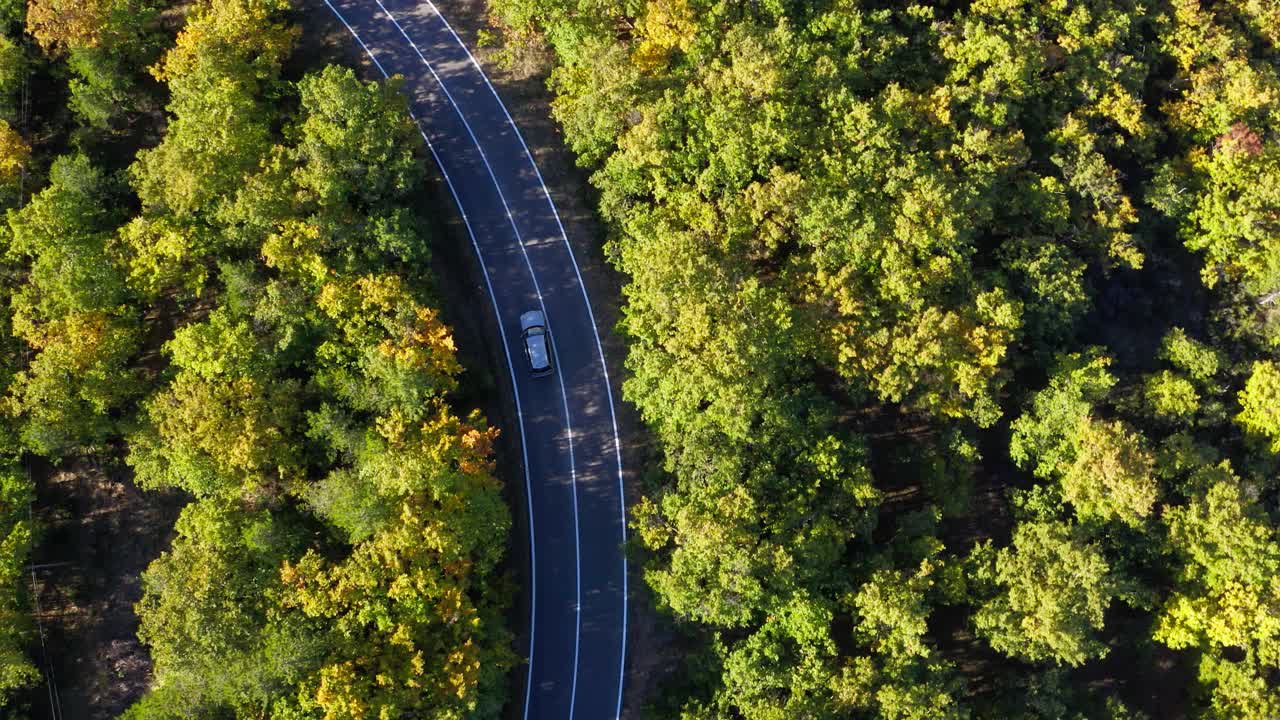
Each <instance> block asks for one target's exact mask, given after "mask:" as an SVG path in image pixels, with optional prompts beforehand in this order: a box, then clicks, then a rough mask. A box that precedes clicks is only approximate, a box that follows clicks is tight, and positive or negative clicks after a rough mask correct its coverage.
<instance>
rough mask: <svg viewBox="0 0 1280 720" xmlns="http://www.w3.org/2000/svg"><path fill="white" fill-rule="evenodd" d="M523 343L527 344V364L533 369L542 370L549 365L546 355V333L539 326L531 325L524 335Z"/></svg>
mask: <svg viewBox="0 0 1280 720" xmlns="http://www.w3.org/2000/svg"><path fill="white" fill-rule="evenodd" d="M525 343H526V344H527V345H528V346H529V364H531V365H533V369H534V370H542V369H544V368H547V367H550V366H551V360H550V359H549V358H548V357H547V334H546V331H545V330H543V329H542V328H540V327H531V328H529V332H528V333H527V334H526V335H525Z"/></svg>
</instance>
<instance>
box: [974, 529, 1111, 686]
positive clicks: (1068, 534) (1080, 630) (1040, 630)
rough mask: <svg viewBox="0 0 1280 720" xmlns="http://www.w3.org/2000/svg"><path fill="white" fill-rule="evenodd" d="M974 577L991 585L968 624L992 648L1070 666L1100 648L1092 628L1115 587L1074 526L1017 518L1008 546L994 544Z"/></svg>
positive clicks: (1099, 651) (1093, 655) (1099, 555)
mask: <svg viewBox="0 0 1280 720" xmlns="http://www.w3.org/2000/svg"><path fill="white" fill-rule="evenodd" d="M980 577H983V578H984V579H985V578H986V577H989V578H990V579H991V580H992V581H994V582H995V583H996V584H997V585H998V587H999V591H998V593H997V594H996V595H995V597H993V598H992V599H990V600H988V601H986V602H984V603H983V604H982V606H981V607H980V608H979V609H978V611H977V612H976V613H975V614H974V616H973V623H974V626H975V627H976V628H977V631H978V633H979V634H980V635H982V636H983V637H985V638H987V640H988V641H989V642H990V643H991V646H992V647H994V648H995V649H996V650H999V651H1000V652H1003V653H1005V654H1006V655H1009V656H1012V657H1020V658H1023V659H1025V660H1029V661H1031V662H1041V661H1044V660H1052V661H1054V662H1055V663H1058V664H1067V665H1071V666H1079V665H1081V664H1083V663H1084V662H1085V661H1087V660H1089V659H1091V658H1096V657H1102V656H1104V655H1106V654H1107V651H1108V648H1107V646H1106V645H1104V644H1103V643H1102V642H1101V641H1100V640H1099V639H1098V638H1097V632H1098V631H1099V630H1101V629H1102V622H1103V614H1104V613H1105V612H1106V609H1107V607H1108V606H1109V605H1110V604H1111V600H1112V599H1113V598H1114V597H1115V595H1116V593H1117V578H1116V576H1115V573H1114V572H1113V571H1112V570H1111V567H1110V565H1109V564H1108V563H1107V560H1106V558H1105V557H1103V555H1102V552H1101V550H1100V549H1099V548H1098V547H1097V546H1096V545H1094V544H1092V543H1090V542H1088V541H1087V540H1086V539H1085V538H1084V537H1083V535H1082V533H1081V532H1080V531H1079V529H1078V528H1075V527H1072V526H1069V525H1062V524H1057V523H1047V522H1027V523H1022V524H1020V525H1018V527H1017V529H1016V530H1014V534H1013V544H1012V546H1010V547H1007V548H1001V549H1000V550H999V552H998V553H996V555H995V558H994V563H992V566H991V567H985V568H982V569H981V570H980Z"/></svg>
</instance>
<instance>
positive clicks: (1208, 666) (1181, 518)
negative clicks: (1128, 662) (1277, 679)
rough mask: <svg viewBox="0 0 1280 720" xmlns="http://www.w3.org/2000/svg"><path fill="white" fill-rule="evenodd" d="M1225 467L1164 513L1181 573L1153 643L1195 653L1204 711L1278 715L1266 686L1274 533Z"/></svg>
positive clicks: (1277, 700)
mask: <svg viewBox="0 0 1280 720" xmlns="http://www.w3.org/2000/svg"><path fill="white" fill-rule="evenodd" d="M1224 469H1225V470H1226V472H1225V473H1223V474H1221V477H1220V478H1219V479H1218V480H1217V481H1216V482H1215V483H1214V484H1213V485H1212V486H1210V487H1208V488H1207V489H1206V491H1205V492H1204V493H1203V494H1202V495H1198V496H1196V497H1193V498H1192V500H1191V502H1190V503H1188V504H1187V505H1185V506H1182V507H1178V508H1173V509H1171V510H1170V511H1169V512H1168V513H1167V516H1166V521H1167V522H1168V525H1169V547H1170V549H1171V550H1172V551H1173V552H1174V553H1175V554H1176V555H1177V557H1178V558H1179V561H1180V563H1181V568H1180V577H1179V583H1178V586H1177V589H1176V590H1175V591H1174V592H1173V593H1172V594H1171V595H1170V596H1169V597H1168V598H1167V599H1166V600H1165V602H1164V604H1163V606H1162V607H1161V609H1160V611H1159V615H1158V620H1157V624H1156V629H1155V638H1156V639H1157V640H1159V641H1160V642H1163V643H1164V644H1166V645H1168V646H1169V647H1172V648H1198V649H1200V651H1201V653H1202V654H1201V655H1200V678H1201V681H1202V682H1203V683H1205V684H1206V685H1208V686H1209V688H1210V693H1211V694H1210V699H1209V702H1210V712H1209V713H1208V714H1210V715H1211V716H1213V717H1223V718H1239V719H1241V720H1243V719H1245V718H1262V717H1266V716H1268V715H1272V714H1274V713H1275V712H1277V711H1280V692H1277V690H1276V687H1275V685H1274V683H1269V682H1268V677H1270V676H1271V675H1273V674H1274V673H1275V672H1276V671H1277V669H1280V621H1278V620H1277V618H1276V613H1275V609H1276V608H1277V607H1280V534H1277V532H1276V530H1275V527H1274V524H1273V523H1272V522H1271V521H1270V519H1269V518H1268V517H1267V515H1266V514H1265V513H1264V512H1263V510H1262V508H1261V507H1260V506H1259V505H1258V503H1257V501H1256V500H1253V499H1251V498H1250V497H1249V495H1248V492H1247V490H1246V488H1245V487H1244V486H1243V485H1242V483H1241V482H1240V481H1239V480H1238V479H1237V478H1235V477H1234V475H1233V473H1231V471H1230V467H1229V466H1224ZM1233 653H1242V654H1243V657H1242V658H1241V657H1238V656H1237V657H1231V655H1232V654H1233Z"/></svg>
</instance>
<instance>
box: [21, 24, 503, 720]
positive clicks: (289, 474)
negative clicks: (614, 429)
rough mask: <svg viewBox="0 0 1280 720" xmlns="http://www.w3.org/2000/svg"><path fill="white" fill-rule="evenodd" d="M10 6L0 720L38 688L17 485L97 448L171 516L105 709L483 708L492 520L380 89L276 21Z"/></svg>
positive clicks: (499, 606)
mask: <svg viewBox="0 0 1280 720" xmlns="http://www.w3.org/2000/svg"><path fill="white" fill-rule="evenodd" d="M2 11H3V18H2V20H3V25H4V29H5V34H4V36H3V37H0V117H2V118H3V119H2V120H0V191H2V193H3V198H2V199H3V203H4V210H5V213H4V218H3V222H0V248H2V250H3V252H0V256H2V260H3V265H2V270H0V300H2V302H0V307H2V308H3V312H2V313H0V319H2V321H3V327H2V328H0V329H2V332H0V343H3V347H4V350H3V358H4V361H3V372H0V386H2V387H3V397H2V399H0V418H2V422H0V425H2V426H3V432H2V433H0V455H3V458H4V460H3V470H2V471H0V585H3V588H2V589H0V615H2V617H0V716H2V717H4V718H20V717H28V716H32V717H34V716H35V715H28V713H31V712H33V711H32V706H31V701H30V698H31V697H33V696H40V695H41V694H43V693H44V692H45V689H44V687H43V684H44V682H45V678H43V677H42V668H41V667H40V665H39V662H40V661H39V658H38V657H37V656H36V655H35V654H33V653H32V652H30V651H31V650H32V648H39V647H40V642H42V640H43V638H41V641H37V639H36V637H35V634H36V632H37V628H35V627H34V623H33V620H32V617H33V613H32V607H31V603H32V597H31V589H32V583H33V582H34V575H28V574H26V573H25V571H24V567H25V565H26V564H27V562H28V560H27V559H28V558H29V557H30V554H31V551H32V548H33V546H34V547H38V546H39V542H40V533H41V528H40V527H39V523H38V522H33V520H32V516H31V511H30V506H31V502H32V499H33V495H34V492H35V485H34V484H35V482H36V481H37V480H38V478H36V477H35V475H36V473H31V472H28V469H29V468H30V467H32V465H33V464H34V465H35V466H36V467H40V466H41V465H40V463H44V466H48V465H50V464H52V465H55V466H56V465H58V464H59V463H63V464H65V463H68V462H70V461H71V459H73V458H83V457H90V458H94V459H95V462H99V463H101V464H102V465H104V466H106V467H109V468H111V469H112V470H111V471H112V472H113V473H117V474H120V475H123V476H128V477H131V478H132V481H133V482H135V483H137V484H138V485H139V486H141V487H143V488H145V489H148V490H150V491H152V492H154V493H157V494H165V493H167V494H169V495H174V494H176V495H177V496H179V497H182V498H184V499H185V500H184V505H183V507H182V509H181V514H180V515H179V516H178V519H177V523H176V526H175V527H174V528H173V530H172V542H171V544H169V545H168V549H167V550H166V551H165V552H163V553H162V554H161V555H160V556H159V557H158V558H155V559H154V561H153V562H151V564H150V567H149V568H148V569H147V570H146V571H145V572H144V573H143V575H142V588H143V591H142V597H141V600H140V601H139V602H138V603H137V605H136V613H137V616H138V619H139V623H140V624H139V629H138V635H139V637H140V639H141V640H142V642H143V643H144V644H145V646H146V647H147V648H148V650H149V653H150V657H151V666H152V670H151V678H152V679H151V682H150V689H149V691H148V692H147V693H146V694H145V695H144V696H143V697H142V698H141V699H140V700H138V701H137V702H136V703H134V704H133V706H132V707H130V708H129V709H128V710H127V712H125V714H124V715H123V717H125V718H128V719H129V720H143V719H144V718H197V717H199V718H232V717H238V718H266V717H271V718H278V719H284V718H298V719H300V718H330V719H337V718H366V717H368V718H371V717H383V718H390V717H433V718H441V719H448V718H456V719H459V720H460V719H462V718H493V717H497V716H498V714H499V712H500V711H501V708H502V706H503V702H504V698H505V694H506V690H505V686H506V678H507V672H508V670H509V669H510V668H511V667H513V666H514V664H515V663H516V660H517V658H516V657H515V655H514V653H513V650H512V636H511V633H510V632H509V630H508V629H507V622H506V616H505V615H506V611H507V606H508V603H509V602H510V599H511V597H510V596H511V590H510V589H509V587H508V583H507V581H506V580H505V571H504V570H503V569H502V568H503V562H504V558H503V556H504V553H505V552H506V543H504V542H502V541H501V539H502V538H505V537H506V535H507V532H508V530H509V527H510V524H511V516H510V511H509V509H508V506H507V502H506V500H505V499H504V497H503V488H502V485H501V483H500V482H499V480H498V477H497V474H496V466H495V462H496V461H495V455H494V441H495V438H496V434H497V431H496V430H495V429H493V428H491V427H489V426H488V424H487V423H486V420H485V419H484V418H483V417H482V416H481V415H480V414H479V413H478V412H476V411H473V410H471V409H468V408H466V407H462V406H461V404H460V403H458V402H457V401H456V395H457V392H458V389H459V386H460V377H461V374H462V371H463V368H462V367H461V365H460V364H459V361H458V358H457V353H456V348H455V346H454V340H453V336H452V332H451V330H450V328H449V327H448V326H446V325H445V324H444V323H443V322H442V320H441V314H440V311H439V306H438V303H439V297H438V293H437V291H436V289H435V288H436V286H435V282H434V280H433V279H432V277H431V276H430V272H429V271H428V270H427V269H426V267H427V266H426V264H425V263H426V260H427V259H428V258H429V257H430V254H431V252H432V247H431V245H432V242H433V240H434V238H433V237H432V231H431V229H430V228H431V224H430V223H429V222H428V220H429V214H430V212H431V211H430V209H424V204H423V203H422V202H421V198H422V194H423V192H424V189H423V184H424V177H425V174H426V172H427V167H428V165H427V164H426V159H425V158H426V154H425V151H424V148H423V147H422V145H423V142H422V137H421V135H420V134H419V132H418V129H417V127H416V125H415V124H414V122H413V121H412V119H411V118H410V116H409V113H408V107H407V103H406V101H405V98H404V97H403V95H402V93H401V92H400V90H399V87H398V85H397V84H396V83H395V82H387V83H366V82H363V81H361V80H359V79H358V78H357V77H356V75H355V73H354V72H353V71H352V70H351V69H349V68H345V67H341V66H338V65H325V66H319V65H318V64H317V63H315V62H313V61H312V60H311V58H310V57H296V56H295V55H294V49H295V48H296V47H298V45H299V42H300V40H301V38H300V35H301V34H302V31H301V28H300V27H299V26H298V24H297V22H296V20H297V19H298V17H299V15H300V11H299V9H298V8H296V7H292V6H291V4H290V3H289V2H288V0H197V1H196V2H194V3H191V4H183V5H182V6H171V5H170V4H168V3H160V2H153V1H152V0H31V2H30V3H28V4H26V5H25V7H24V5H23V4H22V3H21V2H16V3H15V2H13V1H12V0H10V2H7V3H5V4H4V5H3V8H2ZM37 460H38V461H40V462H36V461H37ZM144 530H145V529H142V528H138V529H136V531H137V532H143V531H144ZM161 530H162V531H166V530H167V529H163V528H162V529H161ZM495 539H497V540H498V541H497V542H495ZM50 693H51V696H52V688H51V689H50Z"/></svg>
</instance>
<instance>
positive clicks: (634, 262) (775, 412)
mask: <svg viewBox="0 0 1280 720" xmlns="http://www.w3.org/2000/svg"><path fill="white" fill-rule="evenodd" d="M493 6H494V8H495V11H496V12H495V16H496V19H497V21H498V23H499V24H500V25H501V26H502V27H504V28H505V29H506V30H507V31H508V32H507V38H508V42H511V43H525V44H528V43H535V44H536V43H546V44H547V46H549V48H550V50H551V51H552V56H553V58H554V68H553V70H552V71H551V75H550V86H551V88H552V90H553V92H554V94H555V99H554V112H555V115H556V117H557V119H558V120H559V122H560V123H561V125H562V126H563V128H564V131H565V137H566V139H567V141H568V143H569V145H570V146H571V148H572V149H573V150H574V151H575V152H576V153H577V156H578V158H579V161H580V162H581V164H582V165H584V166H585V167H586V168H588V169H590V170H591V172H592V176H591V177H592V183H593V184H594V186H595V187H596V189H597V190H598V193H599V194H598V198H599V209H600V212H601V214H602V215H603V217H604V218H605V220H606V221H607V223H608V226H609V228H610V232H611V237H610V241H609V243H608V245H607V249H608V252H609V254H610V256H611V258H612V259H613V261H614V263H615V264H616V265H617V267H618V268H620V269H621V270H622V271H623V272H624V273H625V274H626V276H627V278H628V280H629V283H628V286H627V288H626V292H625V297H626V303H625V308H624V320H623V323H622V326H623V329H624V330H625V332H626V333H627V335H628V338H629V342H630V354H629V358H628V361H627V367H628V369H629V370H630V377H629V378H628V380H627V381H626V384H625V387H624V392H625V394H626V396H627V398H628V399H629V400H631V401H632V402H634V403H635V404H636V405H637V406H638V407H639V409H640V412H641V413H642V415H643V417H644V419H645V420H646V421H647V423H648V424H649V425H650V427H652V428H653V430H654V432H655V433H656V434H657V437H658V439H659V440H660V442H661V445H662V447H663V449H664V452H665V458H666V463H665V464H666V471H667V472H666V474H665V476H664V478H663V479H661V480H658V481H655V482H654V484H653V485H652V486H651V487H650V488H648V490H647V492H646V497H645V498H644V500H643V501H642V502H641V503H640V504H639V505H638V507H637V508H636V510H635V514H634V524H635V526H636V529H637V531H638V533H639V535H640V539H641V541H642V543H643V545H644V547H645V548H646V549H647V552H648V553H649V557H650V559H649V561H648V562H647V568H646V577H647V579H648V584H649V585H650V587H652V588H653V590H654V591H655V592H656V593H657V597H658V599H659V601H660V603H661V605H662V606H663V607H665V608H666V609H667V610H668V611H669V612H670V613H671V614H672V615H673V616H674V618H675V619H676V620H677V622H678V624H679V626H680V627H682V628H684V629H685V630H686V631H688V632H689V633H690V634H691V635H692V636H693V637H694V638H695V639H696V640H697V642H699V643H700V644H701V646H702V647H703V648H704V651H703V652H701V653H699V654H697V655H696V656H695V657H694V658H692V659H691V660H690V661H689V671H688V672H684V673H679V674H678V675H679V679H678V680H673V681H672V683H673V684H672V686H671V687H670V688H669V690H668V692H666V693H664V695H665V697H664V698H663V699H660V700H656V701H655V702H656V707H655V711H656V712H657V713H658V714H659V716H660V717H681V718H685V719H686V720H693V719H694V718H746V719H748V720H764V719H770V720H772V719H774V718H793V717H805V718H824V717H883V718H963V717H990V718H1062V717H1115V718H1120V717H1133V716H1134V714H1135V713H1137V712H1140V711H1146V712H1147V713H1148V714H1166V713H1169V712H1175V713H1181V712H1189V713H1191V714H1192V715H1193V716H1196V717H1213V718H1257V719H1259V720H1261V719H1262V718H1269V717H1275V716H1276V714H1277V713H1278V712H1280V709H1278V708H1280V705H1278V703H1280V690H1278V689H1277V688H1280V624H1278V623H1277V620H1276V618H1277V617H1278V614H1280V574H1277V572H1278V570H1280V567H1278V566H1277V565H1276V562H1277V560H1276V557H1277V555H1276V554H1277V552H1280V531H1277V524H1276V518H1277V517H1278V516H1280V482H1277V478H1280V454H1278V453H1280V419H1278V418H1280V415H1277V412H1278V410H1277V408H1280V371H1278V370H1277V367H1280V365H1278V364H1277V360H1278V359H1280V194H1277V193H1280V162H1278V161H1280V45H1278V44H1277V42H1278V41H1280V13H1277V11H1276V10H1275V7H1274V4H1273V3H1266V2H1256V1H1254V0H1216V1H1212V2H1211V1H1210V0H1156V1H1155V2H1150V3H1138V2H1129V1H1128V0H1107V1H1104V0H1086V1H1085V2H1076V3H1067V2H1052V1H1044V0H976V1H975V2H963V3H960V2H949V1H947V0H939V1H938V2H917V3H910V4H895V3H881V2H868V1H864V0H819V1H817V2H791V1H790V0H760V1H758V2H738V1H736V0H495V2H494V3H493ZM506 55H507V56H508V57H513V56H522V57H525V56H528V55H529V53H527V52H523V51H521V52H517V51H515V50H511V51H509V52H507V53H506ZM1010 461H1012V463H1013V464H1012V466H1011V465H1010ZM975 487H982V488H986V489H987V490H988V491H987V492H984V493H982V494H975V493H972V492H971V490H972V489H973V488H975ZM975 637H976V638H978V639H979V640H978V641H974V638H975ZM1077 668H1078V669H1077ZM1190 676H1195V677H1197V678H1198V681H1192V680H1191V679H1190ZM1099 678H1103V679H1105V682H1097V681H1098V680H1099ZM1188 685H1192V686H1193V687H1192V688H1191V689H1190V691H1186V690H1184V689H1183V688H1186V687H1187V686H1188ZM1162 696H1163V697H1162Z"/></svg>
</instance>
